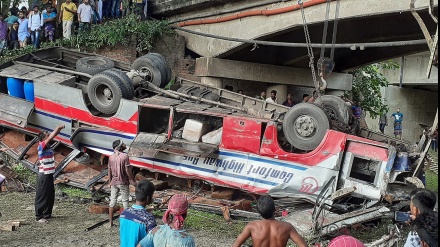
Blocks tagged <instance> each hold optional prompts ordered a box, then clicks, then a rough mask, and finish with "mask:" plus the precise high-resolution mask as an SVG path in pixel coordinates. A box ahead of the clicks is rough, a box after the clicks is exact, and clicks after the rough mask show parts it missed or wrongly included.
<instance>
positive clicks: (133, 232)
mask: <svg viewBox="0 0 440 247" xmlns="http://www.w3.org/2000/svg"><path fill="white" fill-rule="evenodd" d="M154 190H155V187H154V184H153V183H152V182H150V181H148V180H142V181H140V182H139V183H138V184H137V185H136V192H135V193H136V203H135V204H134V205H133V206H131V207H130V208H126V209H125V210H124V211H123V212H122V214H121V216H120V218H119V223H120V228H119V231H120V232H119V234H120V240H121V247H125V246H126V247H134V246H136V245H137V244H138V243H139V241H141V240H142V239H143V238H144V237H145V236H147V233H148V232H149V231H151V230H152V229H153V228H154V227H156V219H155V218H154V216H153V215H152V214H151V213H150V212H148V211H147V209H146V208H145V206H147V205H148V204H150V203H151V202H152V201H153V193H154Z"/></svg>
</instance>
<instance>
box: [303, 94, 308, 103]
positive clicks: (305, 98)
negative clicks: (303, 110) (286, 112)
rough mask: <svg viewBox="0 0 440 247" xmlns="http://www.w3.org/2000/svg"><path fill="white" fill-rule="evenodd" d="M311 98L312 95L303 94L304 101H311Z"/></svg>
mask: <svg viewBox="0 0 440 247" xmlns="http://www.w3.org/2000/svg"><path fill="white" fill-rule="evenodd" d="M309 99H310V95H308V94H304V95H303V103H307V102H309Z"/></svg>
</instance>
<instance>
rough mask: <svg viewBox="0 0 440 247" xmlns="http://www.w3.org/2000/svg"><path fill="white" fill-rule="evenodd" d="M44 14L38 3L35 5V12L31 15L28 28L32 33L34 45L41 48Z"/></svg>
mask: <svg viewBox="0 0 440 247" xmlns="http://www.w3.org/2000/svg"><path fill="white" fill-rule="evenodd" d="M43 25H44V22H43V16H42V14H41V12H40V7H39V6H38V5H35V6H34V9H33V12H32V13H31V14H30V15H29V22H28V30H29V32H30V33H31V41H32V45H33V46H34V47H35V48H40V34H41V29H42V28H43Z"/></svg>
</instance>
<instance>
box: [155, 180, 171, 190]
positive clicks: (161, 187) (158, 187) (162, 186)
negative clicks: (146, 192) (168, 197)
mask: <svg viewBox="0 0 440 247" xmlns="http://www.w3.org/2000/svg"><path fill="white" fill-rule="evenodd" d="M151 182H152V183H153V184H154V186H155V188H156V190H157V191H160V190H164V189H166V188H168V182H167V181H162V180H156V179H153V180H151Z"/></svg>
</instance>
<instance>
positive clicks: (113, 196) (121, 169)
mask: <svg viewBox="0 0 440 247" xmlns="http://www.w3.org/2000/svg"><path fill="white" fill-rule="evenodd" d="M126 148H127V146H125V144H124V143H123V142H122V141H121V140H116V141H114V142H113V150H114V151H115V152H114V153H113V154H112V155H111V156H110V158H109V160H108V180H109V181H110V190H111V191H110V205H109V226H110V227H112V226H113V214H114V207H115V206H116V201H117V198H118V194H119V193H120V194H121V199H122V206H123V208H124V209H126V208H128V197H129V195H130V190H129V186H130V183H131V184H133V185H134V184H136V181H135V179H134V176H133V173H132V170H131V166H130V161H129V159H128V155H127V154H126V153H123V151H124V150H125V149H126Z"/></svg>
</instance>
